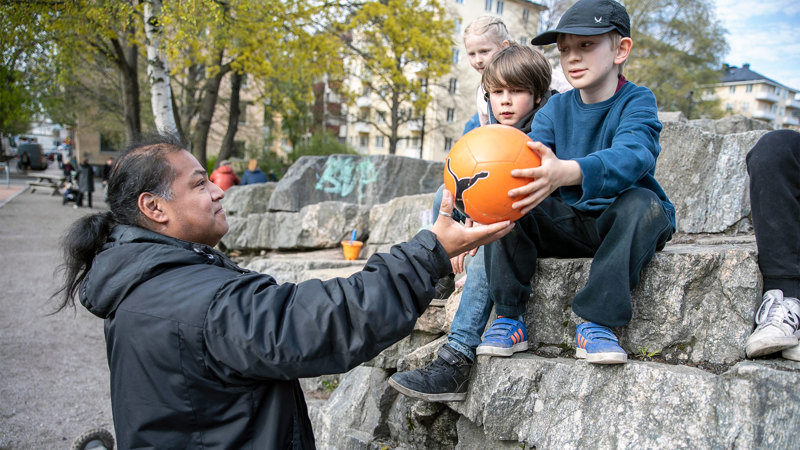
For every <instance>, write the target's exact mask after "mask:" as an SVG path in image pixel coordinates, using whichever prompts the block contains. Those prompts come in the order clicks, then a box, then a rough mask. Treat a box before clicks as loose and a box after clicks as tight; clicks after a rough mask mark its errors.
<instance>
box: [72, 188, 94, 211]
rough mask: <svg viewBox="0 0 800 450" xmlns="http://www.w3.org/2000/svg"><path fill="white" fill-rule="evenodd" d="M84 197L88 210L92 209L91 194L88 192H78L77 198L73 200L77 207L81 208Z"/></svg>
mask: <svg viewBox="0 0 800 450" xmlns="http://www.w3.org/2000/svg"><path fill="white" fill-rule="evenodd" d="M84 197H86V204H87V205H88V206H89V208H91V207H92V193H91V191H90V192H79V193H78V198H77V199H76V200H75V204H76V205H78V206H83V198H84Z"/></svg>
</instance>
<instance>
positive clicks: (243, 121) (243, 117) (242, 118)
mask: <svg viewBox="0 0 800 450" xmlns="http://www.w3.org/2000/svg"><path fill="white" fill-rule="evenodd" d="M247 106H248V102H241V103H239V125H247Z"/></svg>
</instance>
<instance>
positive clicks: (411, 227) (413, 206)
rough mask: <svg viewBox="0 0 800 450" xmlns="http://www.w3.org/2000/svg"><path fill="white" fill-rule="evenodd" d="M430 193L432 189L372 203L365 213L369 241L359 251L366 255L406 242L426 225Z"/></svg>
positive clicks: (429, 224) (430, 200)
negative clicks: (380, 202)
mask: <svg viewBox="0 0 800 450" xmlns="http://www.w3.org/2000/svg"><path fill="white" fill-rule="evenodd" d="M437 188H438V187H437ZM434 195H435V192H434V193H426V194H419V195H409V196H405V197H398V198H395V199H392V200H389V201H388V202H386V203H383V204H380V205H375V206H373V207H372V209H370V212H369V240H368V241H367V243H366V246H365V248H364V250H363V251H365V252H366V254H368V255H371V254H373V253H375V252H386V251H388V250H389V248H391V247H392V245H394V244H397V243H399V242H407V241H409V240H410V239H411V238H413V237H414V235H415V234H417V233H418V232H419V231H420V230H423V229H428V228H430V227H431V225H432V220H431V205H432V203H433V196H434Z"/></svg>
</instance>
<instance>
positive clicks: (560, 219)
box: [485, 188, 673, 327]
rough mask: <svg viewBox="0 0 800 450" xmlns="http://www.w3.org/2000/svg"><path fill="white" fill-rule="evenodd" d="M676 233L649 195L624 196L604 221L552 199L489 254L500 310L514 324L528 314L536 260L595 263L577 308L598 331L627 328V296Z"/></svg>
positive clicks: (603, 216) (604, 215)
mask: <svg viewBox="0 0 800 450" xmlns="http://www.w3.org/2000/svg"><path fill="white" fill-rule="evenodd" d="M672 231H673V229H672V224H671V223H670V220H669V217H668V216H667V213H666V212H665V210H664V206H663V205H662V203H661V201H660V200H659V199H658V197H657V196H656V194H654V193H653V192H652V191H650V190H647V189H641V188H634V189H630V190H628V191H625V192H624V193H622V194H621V195H620V196H619V197H618V198H617V199H616V200H615V201H614V203H612V204H611V206H609V207H608V209H606V210H605V211H603V212H602V213H601V214H599V215H593V214H590V213H586V212H582V211H578V210H577V209H575V208H573V207H572V206H570V205H569V204H567V203H566V202H564V201H563V200H562V199H561V198H560V197H558V196H554V195H551V196H550V197H548V198H547V199H545V201H543V202H542V203H541V204H539V205H538V206H537V207H536V208H534V209H533V210H532V211H531V212H529V213H528V214H526V215H525V216H524V217H522V218H521V219H519V220H518V221H517V224H516V226H515V227H514V229H513V230H512V231H511V233H509V234H507V235H506V236H504V237H503V238H502V239H500V240H499V241H495V242H494V243H492V244H490V245H489V246H487V248H486V252H485V258H486V272H487V276H488V279H489V296H490V298H491V299H492V300H493V301H494V304H495V311H496V312H497V314H498V315H503V316H512V317H515V316H519V315H522V314H523V313H524V312H525V304H526V302H527V301H528V299H529V298H530V295H531V284H530V282H531V278H532V277H533V274H534V273H535V272H536V260H537V258H547V257H566V258H580V257H592V256H594V260H593V261H592V266H591V270H590V271H589V280H588V281H587V283H586V286H585V287H584V288H583V289H581V290H580V292H578V294H577V295H576V296H575V299H574V300H573V302H572V309H573V311H575V314H577V315H579V316H580V317H582V318H584V319H586V320H589V321H592V322H596V323H599V324H601V325H605V326H608V327H616V326H621V325H625V324H627V323H628V322H629V321H630V319H631V315H632V310H631V292H630V291H631V289H633V288H634V287H636V285H637V284H638V283H639V274H640V272H641V270H642V267H644V265H645V264H647V263H648V262H649V261H650V260H651V259H652V258H653V255H654V254H655V252H656V251H657V250H661V249H662V248H664V245H665V244H666V242H667V241H668V240H669V239H670V238H671V237H672Z"/></svg>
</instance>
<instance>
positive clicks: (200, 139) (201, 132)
mask: <svg viewBox="0 0 800 450" xmlns="http://www.w3.org/2000/svg"><path fill="white" fill-rule="evenodd" d="M223 53H224V52H223V51H222V50H220V52H219V54H218V56H217V62H218V63H219V62H221V61H222V55H223ZM230 70H231V66H230V64H225V65H223V66H220V68H219V71H218V72H217V74H216V75H215V76H214V77H212V78H210V79H208V80H207V81H206V85H205V87H204V88H203V100H202V103H201V106H200V113H199V114H198V116H197V122H196V123H195V126H194V132H193V133H192V154H194V156H195V158H197V160H198V161H201V163H202V164H205V161H206V145H207V144H208V132H209V130H210V129H211V119H212V118H213V117H214V109H215V108H216V106H217V98H219V86H220V84H221V82H222V77H223V76H225V74H226V73H228V72H230Z"/></svg>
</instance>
